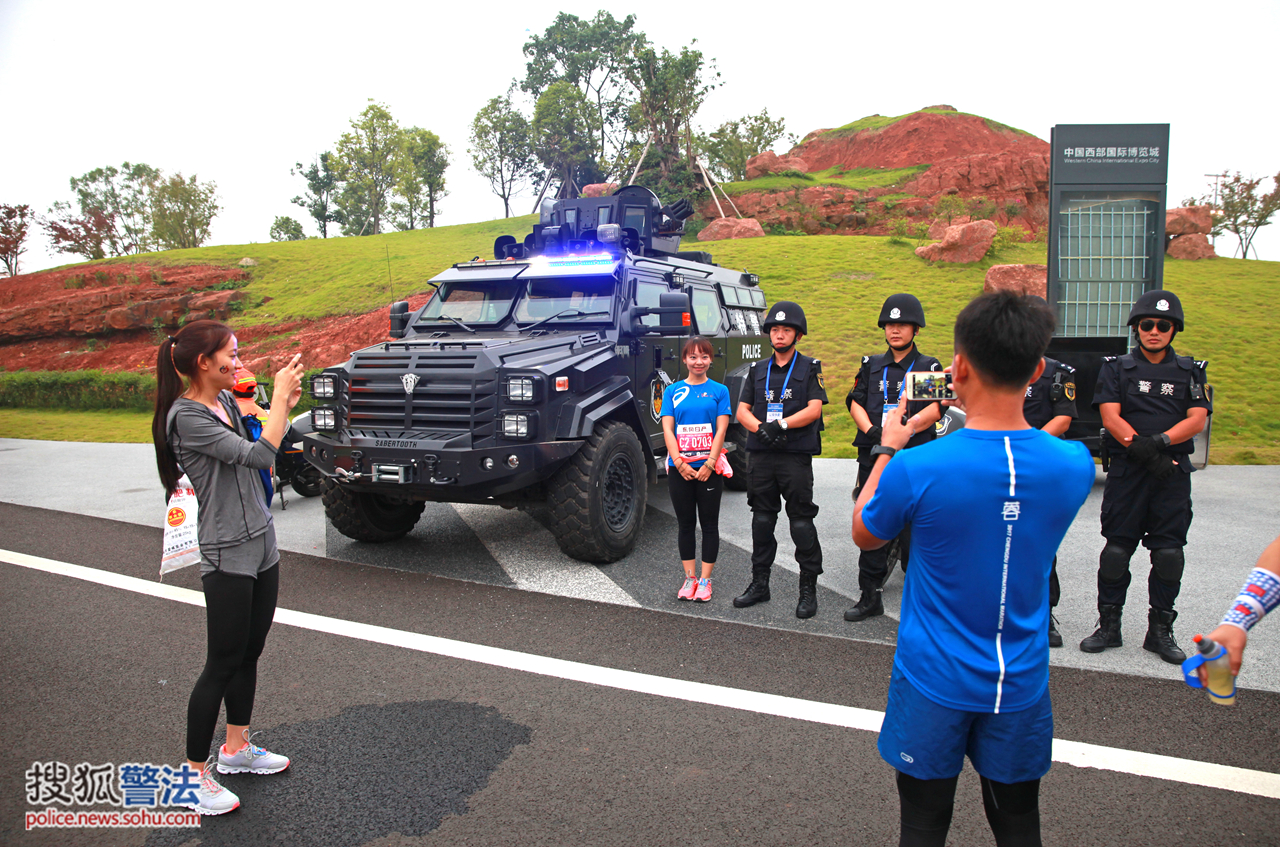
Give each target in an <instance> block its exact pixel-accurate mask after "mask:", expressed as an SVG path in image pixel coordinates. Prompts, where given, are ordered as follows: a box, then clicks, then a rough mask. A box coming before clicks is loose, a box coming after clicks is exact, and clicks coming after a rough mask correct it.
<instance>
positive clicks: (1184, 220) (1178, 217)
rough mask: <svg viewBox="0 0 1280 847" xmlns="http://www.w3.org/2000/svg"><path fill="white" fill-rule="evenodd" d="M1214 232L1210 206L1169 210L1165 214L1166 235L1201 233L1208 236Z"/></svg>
mask: <svg viewBox="0 0 1280 847" xmlns="http://www.w3.org/2000/svg"><path fill="white" fill-rule="evenodd" d="M1212 231H1213V217H1212V212H1211V209H1210V207H1209V206H1181V207H1179V208H1177V209H1168V210H1166V211H1165V213H1164V234H1165V235H1166V236H1169V237H1172V236H1175V235H1191V234H1192V233H1200V234H1201V235H1208V234H1209V233H1210V232H1212Z"/></svg>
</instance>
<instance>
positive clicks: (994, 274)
mask: <svg viewBox="0 0 1280 847" xmlns="http://www.w3.org/2000/svg"><path fill="white" fill-rule="evenodd" d="M1048 280H1049V266H1048V265H992V266H991V267H989V268H987V275H986V278H985V279H983V281H982V293H983V294H989V293H991V292H993V291H1014V292H1017V293H1018V294H1022V295H1028V294H1034V295H1035V296H1037V297H1044V296H1045V290H1046V289H1047V287H1048Z"/></svg>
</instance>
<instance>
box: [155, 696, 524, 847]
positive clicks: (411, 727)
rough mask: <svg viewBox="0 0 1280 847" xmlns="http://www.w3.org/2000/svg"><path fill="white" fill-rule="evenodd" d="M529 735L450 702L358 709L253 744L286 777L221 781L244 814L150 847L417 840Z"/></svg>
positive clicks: (163, 836)
mask: <svg viewBox="0 0 1280 847" xmlns="http://www.w3.org/2000/svg"><path fill="white" fill-rule="evenodd" d="M531 737H532V730H531V729H530V728H529V727H527V726H523V725H521V724H518V723H514V722H513V721H509V720H507V719H506V718H503V717H502V716H501V715H500V714H499V713H498V710H497V709H494V708H492V707H485V706H478V705H475V704H471V703H456V702H453V701H451V700H431V701H425V702H410V703H391V704H388V705H386V706H374V705H362V706H352V707H350V708H348V709H345V710H343V711H342V712H341V713H340V714H338V715H337V716H335V717H333V718H329V719H326V720H318V721H306V722H303V723H298V724H293V725H287V724H286V725H281V726H279V727H275V728H272V729H271V730H270V731H269V732H266V733H263V734H262V735H261V736H260V737H259V738H256V739H255V741H258V742H260V743H262V744H263V745H264V746H266V747H268V748H269V749H271V750H275V751H279V752H281V753H283V754H285V755H288V756H290V757H292V758H293V764H292V765H291V766H290V768H289V769H288V770H286V771H284V772H283V773H279V774H273V775H269V776H255V775H252V774H227V775H219V777H218V779H219V781H221V782H222V784H223V785H224V786H226V787H227V788H229V789H230V790H232V791H234V792H235V793H236V794H238V795H239V797H240V808H239V809H238V810H236V811H234V812H231V813H229V814H227V815H222V816H217V817H205V818H204V819H203V820H202V821H201V824H202V826H201V827H200V828H199V829H172V830H155V831H153V832H152V833H151V835H150V837H149V838H148V839H147V842H146V843H147V847H180V845H183V844H187V843H188V842H190V841H191V840H192V838H193V837H198V838H199V841H200V845H201V847H220V845H242V844H272V843H285V844H297V845H335V847H347V845H352V844H364V843H366V842H368V841H370V840H372V839H375V838H382V837H385V836H387V835H390V834H391V833H399V834H401V835H404V836H410V837H416V836H421V835H425V834H426V833H428V832H430V831H431V830H433V829H435V828H436V827H438V826H439V825H440V822H441V821H442V820H444V818H445V817H446V816H449V815H452V816H462V815H465V814H466V813H467V811H468V807H467V800H468V798H470V797H471V795H472V794H474V793H475V792H477V791H479V790H480V789H482V788H484V787H485V785H487V784H488V782H489V776H490V774H492V773H493V772H494V771H495V770H496V769H497V768H498V766H499V765H500V764H502V762H503V761H504V760H506V758H507V757H508V756H510V755H511V752H512V750H514V749H515V747H516V746H517V745H521V744H528V743H529V740H530V738H531Z"/></svg>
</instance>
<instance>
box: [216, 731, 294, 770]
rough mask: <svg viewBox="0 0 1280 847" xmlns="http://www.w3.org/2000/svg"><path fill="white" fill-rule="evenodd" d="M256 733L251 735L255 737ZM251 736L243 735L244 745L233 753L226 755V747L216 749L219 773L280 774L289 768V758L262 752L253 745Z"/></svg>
mask: <svg viewBox="0 0 1280 847" xmlns="http://www.w3.org/2000/svg"><path fill="white" fill-rule="evenodd" d="M257 734H258V733H256V732H255V733H253V735H257ZM253 735H248V734H247V733H246V735H245V742H246V743H245V745H244V746H243V747H241V748H240V749H239V750H237V751H236V752H235V755H228V754H227V745H225V744H223V745H222V746H221V747H219V748H218V772H219V773H280V771H282V770H284V769H285V768H287V767H289V757H288V756H281V755H279V754H277V753H272V752H271V751H270V750H264V749H263V748H261V747H259V746H258V745H257V744H254V743H253Z"/></svg>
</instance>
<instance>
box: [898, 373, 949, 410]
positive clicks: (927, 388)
mask: <svg viewBox="0 0 1280 847" xmlns="http://www.w3.org/2000/svg"><path fill="white" fill-rule="evenodd" d="M906 398H907V399H908V400H923V401H926V402H932V401H934V400H954V399H956V393H955V391H953V390H952V388H951V374H949V373H944V372H940V371H922V372H920V373H916V372H914V371H912V372H911V373H909V374H907V385H906Z"/></svg>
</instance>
